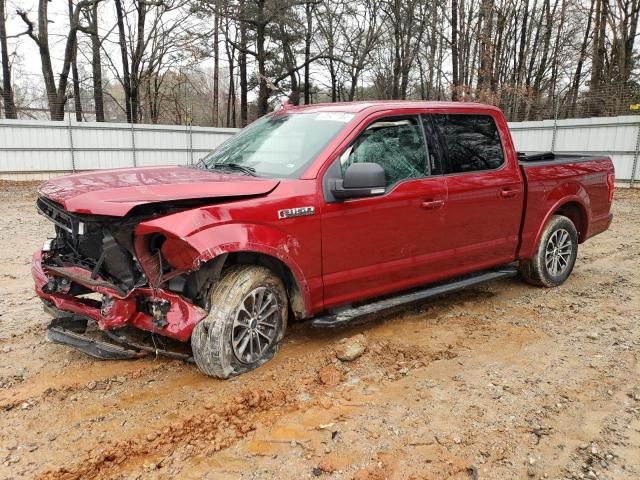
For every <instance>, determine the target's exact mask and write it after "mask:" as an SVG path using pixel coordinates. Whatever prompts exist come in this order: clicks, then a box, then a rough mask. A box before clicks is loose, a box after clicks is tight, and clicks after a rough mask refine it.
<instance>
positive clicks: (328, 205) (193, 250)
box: [33, 101, 614, 378]
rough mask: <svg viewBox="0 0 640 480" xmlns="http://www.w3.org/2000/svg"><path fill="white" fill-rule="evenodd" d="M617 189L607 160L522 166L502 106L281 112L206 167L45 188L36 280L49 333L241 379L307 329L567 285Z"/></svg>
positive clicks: (96, 174)
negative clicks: (509, 284) (523, 284)
mask: <svg viewBox="0 0 640 480" xmlns="http://www.w3.org/2000/svg"><path fill="white" fill-rule="evenodd" d="M613 190H614V169H613V164H612V162H611V159H610V158H608V157H599V156H598V157H594V156H586V155H561V156H556V155H554V154H551V153H547V154H535V155H526V154H519V153H518V152H516V150H515V148H514V145H513V142H512V139H511V135H510V133H509V128H508V126H507V122H506V121H505V118H504V116H503V114H502V113H501V111H500V110H499V109H498V108H495V107H492V106H486V105H479V104H472V103H440V102H414V101H404V102H400V101H392V102H356V103H335V104H318V105H307V106H300V107H285V108H282V109H280V110H278V111H276V112H274V113H271V114H269V115H267V116H265V117H263V118H261V119H259V120H257V121H255V122H254V123H253V124H251V125H250V126H249V127H247V128H245V129H244V130H242V131H240V132H239V133H238V134H236V135H235V136H233V137H231V138H230V139H229V140H228V141H227V142H225V143H224V144H223V145H221V146H220V147H219V148H217V149H216V150H215V151H213V152H212V153H211V154H209V155H207V156H206V157H204V158H202V159H201V160H200V161H199V162H198V164H197V165H192V166H166V167H146V168H133V169H118V170H110V171H92V172H86V173H80V174H76V175H70V176H65V177H60V178H56V179H53V180H50V181H47V182H45V183H44V184H42V185H41V186H40V187H39V197H38V199H37V209H38V211H39V212H40V213H41V214H43V215H45V216H46V217H47V218H49V219H50V220H51V221H52V222H53V223H54V225H55V236H53V237H52V238H50V239H48V240H47V241H46V242H45V243H44V246H43V248H42V249H40V250H38V251H37V252H35V254H34V257H33V277H34V279H35V289H36V293H37V294H38V295H39V296H40V297H41V299H42V300H43V302H44V304H45V310H47V311H48V312H49V313H51V314H52V315H53V316H54V317H55V318H54V320H53V322H52V324H51V326H50V328H49V334H48V335H49V338H50V339H51V340H53V341H57V342H60V343H65V344H68V345H72V346H75V347H77V348H79V349H81V350H83V351H85V352H87V353H89V354H91V355H94V356H96V357H99V358H132V357H135V356H137V355H138V354H139V353H140V352H141V350H144V346H143V344H142V343H140V342H137V343H136V342H134V341H133V340H131V334H132V333H131V332H134V333H136V334H137V333H140V332H149V333H150V334H151V335H152V336H153V340H154V341H153V344H154V347H153V349H152V351H162V350H163V348H162V346H164V345H168V344H169V343H170V342H169V340H168V339H173V340H174V341H177V342H183V343H184V344H185V345H188V343H187V342H190V345H191V350H190V351H188V350H187V353H186V354H185V355H187V357H188V358H193V360H194V361H195V363H196V364H197V365H198V367H199V368H200V369H201V370H202V371H203V372H204V373H206V374H208V375H212V376H216V377H220V378H227V377H230V376H233V375H237V374H239V373H242V372H244V371H247V370H251V369H253V368H256V367H258V366H259V365H261V364H263V363H264V362H265V361H267V360H269V359H271V358H272V357H273V355H274V354H275V352H276V351H277V350H278V348H279V347H280V345H281V343H282V340H283V337H284V333H285V330H286V327H287V323H288V322H290V321H292V320H294V319H295V320H300V319H309V318H313V320H312V323H313V325H315V326H317V327H331V326H337V325H342V324H344V323H346V322H348V321H350V320H353V319H354V318H358V317H361V316H364V315H369V314H371V313H373V312H377V311H381V310H384V309H386V308H389V307H391V306H397V305H400V304H403V303H408V302H415V301H417V300H422V299H425V298H429V297H431V296H433V295H437V294H441V293H445V292H449V291H453V290H456V289H459V288H463V287H466V286H469V285H473V284H476V283H479V282H481V281H487V280H492V279H496V278H502V277H505V276H511V275H516V274H517V273H518V272H519V273H520V275H521V276H522V277H523V278H524V279H525V280H526V281H528V282H530V283H532V284H535V285H539V286H545V287H555V286H558V285H560V284H562V283H563V282H564V281H565V280H566V279H567V277H568V276H569V275H570V273H571V271H572V269H573V266H574V263H575V260H576V255H577V251H578V244H579V243H582V242H584V241H586V240H587V239H589V238H590V237H592V236H594V235H596V234H598V233H601V232H604V231H605V230H607V228H608V227H609V225H610V223H611V220H612V214H611V203H612V199H613ZM96 327H97V328H96ZM90 330H92V331H94V332H95V331H97V332H99V333H100V332H104V334H107V335H108V337H106V338H108V339H109V341H103V340H100V339H96V337H95V336H93V337H92V336H90V335H89V331H90ZM178 345H180V344H178ZM147 350H148V348H147ZM174 352H175V351H174ZM142 353H144V352H142ZM166 353H171V351H170V349H167V350H166ZM176 355H178V354H177V353H176ZM191 355H192V357H191Z"/></svg>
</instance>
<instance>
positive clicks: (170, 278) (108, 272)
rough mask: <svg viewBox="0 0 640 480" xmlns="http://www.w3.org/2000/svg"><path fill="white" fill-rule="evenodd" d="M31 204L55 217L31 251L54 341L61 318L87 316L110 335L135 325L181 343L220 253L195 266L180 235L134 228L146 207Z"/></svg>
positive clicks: (201, 307) (198, 313)
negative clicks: (125, 211) (50, 231)
mask: <svg viewBox="0 0 640 480" xmlns="http://www.w3.org/2000/svg"><path fill="white" fill-rule="evenodd" d="M37 209H38V211H39V213H40V214H42V215H44V216H45V217H47V218H48V219H49V220H51V221H52V222H53V223H54V224H55V237H54V238H52V239H49V240H47V241H46V242H45V244H44V246H43V248H42V249H41V250H38V251H36V252H35V253H34V256H33V264H32V274H33V278H34V280H35V289H36V293H37V294H38V296H40V297H41V299H42V300H43V302H44V303H45V309H46V310H48V311H49V312H50V313H52V314H53V315H54V317H56V318H57V319H58V320H57V323H55V321H54V324H52V328H55V329H56V330H55V332H54V333H53V334H51V333H50V335H49V336H50V337H52V336H53V337H55V338H52V340H54V341H56V340H57V341H59V340H60V338H58V337H60V335H61V333H60V332H61V331H63V330H64V328H63V326H61V325H63V324H64V322H62V323H61V321H60V318H67V323H68V322H69V321H70V320H69V319H70V318H71V319H76V320H78V319H79V320H80V324H82V321H86V320H88V321H90V322H91V324H93V323H95V325H97V327H98V328H99V329H100V330H103V331H111V332H112V333H113V332H116V335H115V336H118V335H117V334H118V332H119V331H120V330H122V329H124V328H127V327H128V328H130V327H135V328H137V329H141V330H144V331H147V332H151V333H153V334H157V335H161V336H164V337H169V338H171V339H175V340H178V341H181V342H184V341H186V340H188V339H189V338H190V335H191V331H192V330H193V328H194V326H195V325H196V324H197V323H198V322H199V321H200V320H201V319H202V318H204V317H205V316H206V315H207V311H206V309H207V304H206V297H207V296H206V295H203V294H202V292H203V291H205V290H206V288H207V282H208V281H210V279H211V278H215V275H212V273H215V272H216V271H217V273H219V270H220V269H221V267H222V262H223V261H224V259H223V258H219V259H215V260H214V261H212V262H209V264H206V265H204V268H203V269H198V270H197V271H194V269H193V262H192V261H190V258H191V257H190V254H191V253H192V252H189V247H188V246H187V245H186V244H185V245H182V244H181V241H180V240H179V239H174V238H170V237H168V236H165V235H163V234H161V233H152V234H147V235H140V236H136V235H135V230H136V227H137V226H138V225H139V223H140V222H142V221H144V220H145V219H148V218H150V216H151V214H144V212H137V213H132V214H130V215H127V216H125V217H108V216H99V215H88V214H77V213H71V212H67V211H65V210H64V208H63V207H62V206H61V205H59V204H57V203H55V202H53V201H51V200H49V199H47V198H45V197H40V198H39V199H38V200H37ZM163 252H164V253H163ZM167 254H168V255H167ZM67 330H69V329H67ZM76 330H77V328H76ZM70 331H72V333H74V334H76V336H77V334H78V332H77V331H73V329H71V330H70ZM112 337H113V335H112ZM119 338H120V337H119ZM76 340H78V339H76ZM78 342H80V343H82V341H81V340H78ZM61 343H67V344H72V343H71V342H61ZM73 346H76V347H77V348H80V349H81V350H83V351H86V352H87V353H89V354H91V352H90V351H87V349H89V350H92V349H94V347H95V345H94V346H90V348H89V347H87V348H84V349H83V348H81V347H80V346H78V345H73ZM138 350H140V349H138ZM129 353H130V352H124V355H125V356H126V355H128V354H129ZM94 356H98V357H99V358H110V357H108V356H107V357H104V356H102V357H100V356H99V355H94ZM134 357H135V356H134ZM118 358H122V357H118Z"/></svg>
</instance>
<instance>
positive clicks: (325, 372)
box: [318, 365, 342, 387]
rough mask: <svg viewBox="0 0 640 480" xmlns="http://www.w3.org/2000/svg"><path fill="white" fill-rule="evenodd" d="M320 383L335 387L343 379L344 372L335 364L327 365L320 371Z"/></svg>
mask: <svg viewBox="0 0 640 480" xmlns="http://www.w3.org/2000/svg"><path fill="white" fill-rule="evenodd" d="M318 378H319V379H320V383H322V384H323V385H326V386H328V387H335V386H336V385H338V384H339V383H340V382H341V381H342V373H341V372H340V370H338V369H337V368H336V367H335V366H334V365H325V366H324V367H322V368H321V369H320V370H319V371H318Z"/></svg>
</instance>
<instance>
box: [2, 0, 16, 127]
mask: <svg viewBox="0 0 640 480" xmlns="http://www.w3.org/2000/svg"><path fill="white" fill-rule="evenodd" d="M5 7H6V0H0V53H1V54H2V90H1V91H0V94H1V95H2V97H3V100H4V115H5V117H6V118H9V119H14V120H15V119H17V118H18V112H17V110H16V105H15V103H14V99H13V88H12V86H11V65H9V50H8V48H7V29H6V24H5V17H6V12H5Z"/></svg>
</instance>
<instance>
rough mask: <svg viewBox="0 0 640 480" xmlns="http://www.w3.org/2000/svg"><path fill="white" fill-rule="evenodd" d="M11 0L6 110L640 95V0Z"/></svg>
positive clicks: (524, 114) (162, 115) (247, 108)
mask: <svg viewBox="0 0 640 480" xmlns="http://www.w3.org/2000/svg"><path fill="white" fill-rule="evenodd" d="M27 3H28V0H17V1H13V3H12V0H0V50H1V53H2V56H1V59H2V72H1V73H2V86H1V89H0V98H1V104H0V118H8V119H15V118H24V119H51V120H64V118H65V111H68V112H71V114H72V115H73V117H74V118H75V119H76V120H78V121H98V122H103V121H109V122H120V121H126V122H133V123H154V124H155V123H158V124H183V125H184V124H193V125H202V126H221V127H236V126H244V125H246V124H247V123H249V122H251V121H252V120H254V119H255V118H257V117H259V116H261V115H264V114H265V113H267V112H268V111H270V110H272V109H274V108H277V107H278V106H279V105H280V104H281V103H282V102H283V101H284V100H285V99H288V100H289V102H291V103H293V104H303V103H317V102H336V101H350V100H369V99H429V100H458V101H480V102H484V103H491V104H494V105H498V106H500V107H501V108H502V109H503V110H504V112H505V114H506V115H507V117H508V119H509V120H511V121H521V120H539V119H548V118H574V117H589V116H614V115H622V114H628V113H629V107H630V105H632V104H635V103H638V102H640V86H639V85H638V51H637V48H636V36H637V35H638V32H637V27H638V12H639V10H640V0H446V1H442V0H433V1H426V0H354V1H347V0H314V1H302V0H229V1H220V0H80V1H77V0H52V1H48V0H32V4H27Z"/></svg>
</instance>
